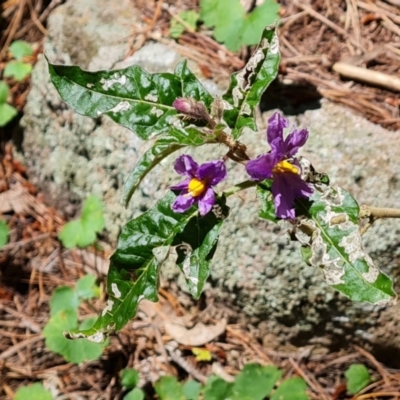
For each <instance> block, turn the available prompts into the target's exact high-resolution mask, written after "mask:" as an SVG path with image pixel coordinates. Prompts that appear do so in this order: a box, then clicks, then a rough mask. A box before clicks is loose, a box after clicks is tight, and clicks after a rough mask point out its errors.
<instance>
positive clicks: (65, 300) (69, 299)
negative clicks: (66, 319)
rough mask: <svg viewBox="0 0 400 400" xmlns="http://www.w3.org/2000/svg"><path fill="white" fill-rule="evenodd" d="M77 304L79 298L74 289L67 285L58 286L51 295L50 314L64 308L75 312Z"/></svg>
mask: <svg viewBox="0 0 400 400" xmlns="http://www.w3.org/2000/svg"><path fill="white" fill-rule="evenodd" d="M79 304H80V302H79V298H78V295H77V293H76V291H75V290H74V289H71V288H70V287H68V286H60V287H58V288H57V289H55V290H54V292H53V294H52V295H51V298H50V316H53V315H56V314H57V313H58V312H60V311H64V310H72V311H75V312H77V310H78V308H79Z"/></svg>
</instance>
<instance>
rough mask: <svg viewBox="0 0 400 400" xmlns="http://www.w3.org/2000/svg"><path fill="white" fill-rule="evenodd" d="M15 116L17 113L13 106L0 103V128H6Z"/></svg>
mask: <svg viewBox="0 0 400 400" xmlns="http://www.w3.org/2000/svg"><path fill="white" fill-rule="evenodd" d="M17 114H18V111H17V109H16V108H14V107H13V106H10V105H9V104H7V103H0V127H3V126H6V125H7V124H8V123H9V122H10V121H11V120H12V119H14V117H15V116H16V115H17Z"/></svg>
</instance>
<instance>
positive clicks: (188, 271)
mask: <svg viewBox="0 0 400 400" xmlns="http://www.w3.org/2000/svg"><path fill="white" fill-rule="evenodd" d="M191 263H192V258H191V256H187V257H186V258H185V261H184V262H183V265H182V271H183V274H184V275H185V278H186V279H187V280H188V281H190V282H192V283H193V284H194V285H197V284H198V283H199V280H198V278H197V277H195V276H191V268H190V266H191Z"/></svg>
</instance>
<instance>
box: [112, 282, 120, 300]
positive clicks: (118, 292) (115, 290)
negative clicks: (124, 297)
mask: <svg viewBox="0 0 400 400" xmlns="http://www.w3.org/2000/svg"><path fill="white" fill-rule="evenodd" d="M111 291H112V292H113V295H114V296H115V297H116V298H117V299H119V298H120V297H121V292H120V291H119V289H118V286H117V284H116V283H112V284H111Z"/></svg>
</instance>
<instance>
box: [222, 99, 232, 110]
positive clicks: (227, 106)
mask: <svg viewBox="0 0 400 400" xmlns="http://www.w3.org/2000/svg"><path fill="white" fill-rule="evenodd" d="M223 104H224V110H233V107H232V104H231V103H228V102H227V101H226V100H223Z"/></svg>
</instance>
